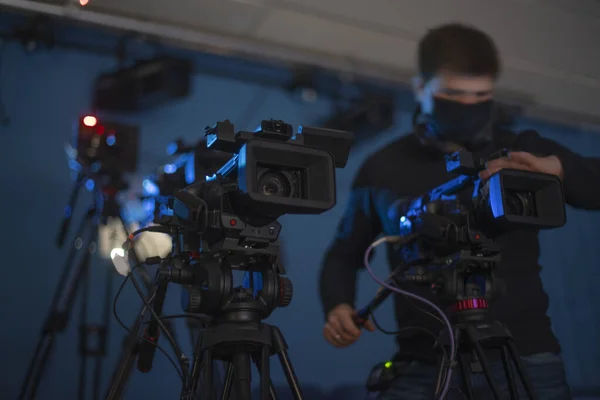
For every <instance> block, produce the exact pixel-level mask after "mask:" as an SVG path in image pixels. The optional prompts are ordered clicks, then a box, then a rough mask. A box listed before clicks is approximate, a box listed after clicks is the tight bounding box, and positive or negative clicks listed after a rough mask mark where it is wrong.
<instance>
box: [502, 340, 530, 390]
mask: <svg viewBox="0 0 600 400" xmlns="http://www.w3.org/2000/svg"><path fill="white" fill-rule="evenodd" d="M506 348H507V350H508V354H509V355H510V358H511V359H512V362H513V364H514V365H515V369H516V370H517V375H519V378H521V382H522V383H523V387H524V388H525V393H527V397H529V399H530V400H536V399H537V396H536V394H535V391H534V390H533V386H532V385H531V382H530V381H529V378H528V377H527V374H526V372H525V365H524V364H523V361H522V360H521V357H520V356H519V352H518V351H517V347H516V346H515V344H514V343H513V342H512V341H509V342H508V343H506Z"/></svg>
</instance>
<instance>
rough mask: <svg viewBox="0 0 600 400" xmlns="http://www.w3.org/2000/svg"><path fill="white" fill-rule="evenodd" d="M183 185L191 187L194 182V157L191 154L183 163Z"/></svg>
mask: <svg viewBox="0 0 600 400" xmlns="http://www.w3.org/2000/svg"><path fill="white" fill-rule="evenodd" d="M184 172H185V183H187V184H188V185H191V184H192V183H194V182H195V181H196V157H195V155H194V154H191V155H190V156H189V157H188V159H187V161H186V162H185V170H184Z"/></svg>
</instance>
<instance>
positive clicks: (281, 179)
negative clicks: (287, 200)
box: [258, 170, 291, 197]
mask: <svg viewBox="0 0 600 400" xmlns="http://www.w3.org/2000/svg"><path fill="white" fill-rule="evenodd" d="M258 190H259V192H260V193H261V194H263V195H265V196H274V197H290V194H291V185H290V182H289V181H288V179H286V177H285V176H284V175H283V174H281V173H280V172H277V171H272V170H270V171H266V172H265V173H263V174H262V175H261V177H260V179H259V180H258Z"/></svg>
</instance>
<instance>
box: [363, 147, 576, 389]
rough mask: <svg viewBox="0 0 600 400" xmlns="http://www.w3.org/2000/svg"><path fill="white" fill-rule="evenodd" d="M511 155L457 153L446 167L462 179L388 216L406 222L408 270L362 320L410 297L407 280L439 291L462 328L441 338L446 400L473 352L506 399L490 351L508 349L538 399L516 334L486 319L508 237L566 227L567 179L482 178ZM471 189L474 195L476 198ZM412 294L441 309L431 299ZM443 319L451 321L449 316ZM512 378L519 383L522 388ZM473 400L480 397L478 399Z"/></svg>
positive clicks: (516, 174) (517, 174) (397, 273)
mask: <svg viewBox="0 0 600 400" xmlns="http://www.w3.org/2000/svg"><path fill="white" fill-rule="evenodd" d="M508 155H509V152H508V150H501V151H499V152H496V153H494V154H491V155H488V156H484V155H481V154H475V153H468V152H466V151H459V152H456V153H454V154H451V155H449V156H447V157H446V169H447V171H448V172H453V173H457V174H460V175H459V176H457V177H456V178H455V179H453V180H451V181H449V182H446V183H444V184H442V185H440V186H438V187H436V188H435V189H433V190H431V191H430V192H428V193H427V194H425V195H423V196H421V197H418V198H416V199H413V200H411V201H408V202H399V203H398V204H395V205H394V206H393V207H392V208H391V209H390V211H389V213H388V216H390V218H392V220H394V221H398V223H399V233H400V236H399V237H398V238H396V240H391V239H390V241H392V242H394V241H395V242H396V243H395V248H396V250H397V251H399V252H401V254H402V259H403V264H404V265H403V266H402V267H399V268H396V269H395V270H394V271H393V272H392V275H391V277H390V278H389V280H388V282H387V284H386V286H385V289H384V290H381V291H379V292H378V294H377V295H376V296H375V298H374V299H373V300H372V301H371V302H370V303H369V304H368V305H367V306H366V307H364V308H363V309H362V310H360V311H359V313H358V317H357V322H358V323H359V324H362V323H364V321H365V320H366V319H367V318H368V317H369V316H370V314H372V312H373V311H374V310H375V308H376V307H377V306H378V305H379V304H381V303H382V302H383V300H385V298H387V296H388V295H389V294H390V293H391V292H392V291H397V292H399V293H402V294H407V292H405V291H403V290H401V289H399V288H398V286H400V285H402V284H403V283H404V282H415V283H419V284H426V285H428V286H430V287H431V290H432V292H433V293H434V294H435V295H436V297H437V298H438V299H440V300H441V301H442V303H444V304H445V305H447V306H449V311H450V317H451V320H453V321H454V322H455V323H454V327H452V326H448V329H447V330H446V331H443V332H442V334H441V335H440V337H439V339H438V344H439V345H440V346H441V347H443V348H446V349H445V350H444V358H443V360H442V363H441V365H440V368H441V370H440V374H439V375H438V376H439V380H438V384H437V388H436V394H437V395H438V396H440V397H439V398H443V396H444V395H445V393H446V392H447V388H448V384H449V380H450V375H451V372H450V368H451V366H452V365H453V362H454V357H455V355H456V354H459V355H464V354H473V353H475V354H476V355H477V359H478V363H479V364H480V367H479V368H480V370H483V372H484V373H485V374H486V378H487V379H488V382H489V384H490V387H491V388H492V391H493V392H494V393H495V396H499V394H498V390H497V386H496V385H495V382H493V379H492V378H491V375H490V374H489V373H488V372H489V366H488V362H487V360H486V356H485V353H484V352H483V348H485V347H494V348H499V349H500V350H502V351H503V359H504V362H505V363H508V358H509V356H510V358H512V362H513V363H514V364H515V365H516V366H517V367H518V368H517V372H518V374H519V375H520V378H521V380H522V381H523V384H524V386H525V388H526V390H527V393H528V395H529V397H530V398H532V399H533V398H535V395H534V394H533V390H532V389H531V385H530V384H529V382H528V381H527V379H526V377H525V375H524V370H523V367H522V365H521V361H520V358H519V356H518V353H517V351H516V348H515V347H514V344H513V341H512V337H511V335H510V333H509V332H508V331H507V330H506V328H504V326H502V325H501V324H500V323H498V322H486V323H483V321H485V317H486V315H487V309H488V304H489V301H490V300H491V299H492V298H494V297H496V295H497V292H498V290H497V288H496V285H495V278H494V269H495V267H496V266H497V265H498V263H499V262H500V258H501V252H502V240H501V239H502V236H503V234H504V233H506V232H509V231H514V230H540V229H549V228H556V227H560V226H563V225H564V224H565V222H566V213H565V203H564V196H563V191H562V184H561V181H560V179H559V178H558V177H557V176H554V175H548V174H542V173H536V172H529V171H521V170H509V169H506V170H501V171H499V172H497V173H496V174H494V175H492V176H491V177H490V178H489V179H488V180H486V181H484V180H482V179H480V178H479V173H480V172H481V171H483V170H484V169H485V166H486V164H487V162H488V161H491V160H493V159H495V158H499V157H505V156H508ZM469 188H472V189H473V191H472V194H471V195H469V193H468V192H467V190H468V189H469ZM392 289H393V290H392ZM409 295H410V296H411V297H415V298H418V299H419V300H422V301H424V302H425V303H427V304H428V305H430V306H432V307H433V308H435V309H438V308H437V306H436V305H434V304H433V303H431V302H429V301H428V300H426V299H422V298H420V297H419V296H416V295H414V294H409ZM441 313H442V314H443V312H441ZM442 317H443V318H444V319H445V321H448V320H447V319H446V317H445V315H442ZM448 325H449V322H448ZM449 341H450V342H451V343H449ZM448 350H450V351H448ZM455 350H456V351H455ZM461 361H464V360H461ZM465 365H468V364H467V363H462V362H461V363H460V364H459V366H460V368H461V374H462V375H463V377H464V376H468V371H466V370H465V368H466V367H465ZM507 366H508V364H507ZM375 375H381V374H378V373H377V372H374V373H373V374H372V376H375ZM384 375H385V374H384ZM388 375H389V374H388ZM381 376H383V375H381ZM508 378H509V383H510V384H511V385H512V384H514V383H515V382H511V381H510V379H511V378H510V377H508ZM465 382H466V381H465ZM371 384H372V385H373V386H375V384H374V383H371ZM467 386H468V387H466V389H465V390H467V392H469V391H470V389H469V387H470V386H469V385H467ZM466 396H467V397H468V398H472V394H470V393H466ZM469 396H470V397H469ZM496 398H498V399H499V397H496Z"/></svg>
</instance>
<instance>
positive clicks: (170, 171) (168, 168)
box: [164, 164, 177, 174]
mask: <svg viewBox="0 0 600 400" xmlns="http://www.w3.org/2000/svg"><path fill="white" fill-rule="evenodd" d="M164 170H165V174H173V173H175V172H176V171H177V165H175V164H167V165H165V168H164Z"/></svg>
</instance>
